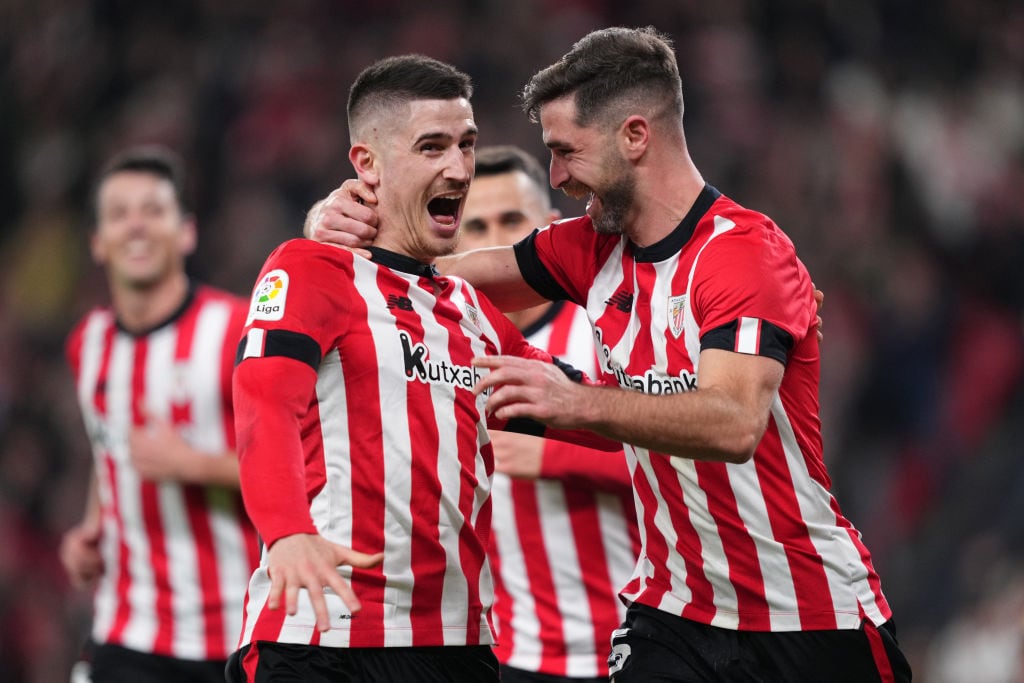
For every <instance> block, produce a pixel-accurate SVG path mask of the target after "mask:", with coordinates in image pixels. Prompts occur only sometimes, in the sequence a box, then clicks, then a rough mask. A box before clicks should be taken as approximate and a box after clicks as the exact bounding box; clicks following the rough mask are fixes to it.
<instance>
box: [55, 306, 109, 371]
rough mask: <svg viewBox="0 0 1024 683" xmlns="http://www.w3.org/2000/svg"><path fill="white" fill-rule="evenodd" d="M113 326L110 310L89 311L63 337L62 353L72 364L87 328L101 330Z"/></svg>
mask: <svg viewBox="0 0 1024 683" xmlns="http://www.w3.org/2000/svg"><path fill="white" fill-rule="evenodd" d="M113 325H114V313H113V311H112V310H111V309H110V308H108V307H99V306H98V307H96V308H93V309H91V310H90V311H89V312H88V313H86V314H85V315H83V316H82V317H81V318H80V319H79V320H78V322H76V323H75V324H74V325H73V326H72V327H71V330H70V331H69V332H68V334H67V337H65V339H64V353H65V355H66V357H67V358H68V359H69V360H71V361H72V362H74V360H75V359H76V358H77V356H78V354H79V351H80V349H81V348H82V340H83V338H84V337H85V333H86V330H87V329H88V328H89V327H93V326H100V327H102V328H109V327H111V326H113Z"/></svg>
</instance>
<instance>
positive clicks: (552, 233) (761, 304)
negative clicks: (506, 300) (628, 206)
mask: <svg viewBox="0 0 1024 683" xmlns="http://www.w3.org/2000/svg"><path fill="white" fill-rule="evenodd" d="M516 252H517V257H518V260H519V265H520V268H521V270H522V272H523V275H524V277H525V278H526V279H527V281H528V282H530V283H531V284H532V285H533V286H534V288H535V289H537V290H538V291H539V292H542V293H544V294H545V295H547V296H549V297H551V298H567V299H570V300H572V301H575V302H578V303H580V304H581V305H584V306H585V307H586V309H587V315H588V317H589V319H590V321H591V324H592V325H593V327H594V330H595V334H596V335H597V338H598V343H599V354H598V355H599V358H600V360H601V362H602V370H603V375H602V377H603V380H604V381H605V382H606V383H608V384H613V385H617V386H621V387H625V388H629V389H632V390H635V391H641V392H645V393H650V394H666V393H675V392H680V391H691V390H694V389H696V384H697V373H698V360H699V354H700V352H701V350H702V349H708V348H715V349H726V350H729V351H734V352H737V353H747V354H759V355H763V356H767V357H771V358H775V359H777V360H779V361H780V362H782V363H784V364H785V366H786V370H785V373H784V376H783V379H782V384H781V386H780V388H779V389H778V391H777V394H776V395H775V397H774V400H773V401H772V406H771V414H770V418H769V421H768V427H767V430H766V432H765V434H764V436H763V437H762V439H761V441H760V443H759V444H758V446H757V448H756V450H755V452H754V455H753V457H752V458H751V459H750V460H749V461H748V462H746V463H743V464H727V463H721V462H698V461H694V460H691V459H688V458H681V457H669V456H666V455H663V454H659V453H652V452H649V451H648V450H646V449H643V448H633V447H630V446H627V447H626V453H627V456H628V459H629V462H630V467H631V469H632V472H633V482H634V486H635V488H636V495H637V504H638V515H639V518H640V520H641V524H642V531H643V536H644V538H643V541H644V543H643V551H642V553H641V557H640V561H639V562H638V564H637V569H636V572H635V573H634V575H633V578H632V579H631V580H630V582H629V583H628V584H627V585H626V587H625V588H624V590H623V591H622V596H623V597H624V598H625V599H626V600H630V601H633V600H635V601H639V602H641V603H643V604H646V605H649V606H651V607H655V608H659V609H662V610H664V611H667V612H670V613H672V614H676V615H680V616H682V617H685V618H688V619H692V620H694V621H698V622H702V623H705V624H710V625H713V626H718V627H723V628H728V629H740V630H752V631H798V630H819V629H853V628H857V627H858V626H859V624H860V622H861V620H862V618H867V619H870V620H871V621H872V622H873V623H875V624H880V623H883V622H885V621H886V620H888V619H889V617H890V615H891V612H890V609H889V605H888V604H887V602H886V600H885V597H884V596H883V594H882V591H881V587H880V584H879V580H878V576H877V574H876V573H875V570H874V568H873V566H872V563H871V557H870V553H869V552H868V550H867V548H866V547H865V546H864V544H863V543H862V542H861V537H860V534H859V532H858V531H857V530H856V529H855V528H854V527H853V525H852V524H851V523H850V522H849V521H848V520H847V519H846V518H845V517H844V516H843V515H842V513H841V511H840V509H839V506H838V504H837V503H836V501H835V499H834V498H833V496H832V495H831V494H830V492H829V488H830V485H831V482H830V480H829V477H828V474H827V472H826V470H825V465H824V462H823V460H822V442H821V433H820V426H821V425H820V421H819V418H818V397H817V390H818V372H819V360H820V359H819V355H818V343H817V339H816V332H815V315H816V306H815V303H814V299H813V296H812V293H813V287H812V285H811V281H810V278H809V276H808V273H807V271H806V269H805V268H804V266H803V264H802V263H800V261H799V260H798V259H797V257H796V254H795V250H794V248H793V244H792V243H791V242H790V240H789V238H788V237H786V235H785V234H784V233H783V232H782V231H781V230H779V228H778V227H777V226H776V225H775V224H774V223H773V222H772V221H771V220H770V219H768V218H767V217H765V216H763V215H761V214H758V213H755V212H753V211H749V210H747V209H744V208H743V207H740V206H739V205H737V204H736V203H734V202H733V201H731V200H729V199H728V198H726V197H724V196H722V195H720V194H719V193H718V191H717V190H715V189H714V188H712V187H710V186H707V187H705V189H704V191H703V192H702V193H701V195H700V196H699V198H698V199H697V201H696V202H695V204H694V206H693V208H692V209H691V210H690V212H689V213H688V215H687V216H686V217H685V218H684V219H683V221H682V222H681V223H680V224H679V226H678V227H677V228H676V229H675V230H674V231H673V232H672V233H671V234H670V235H668V236H666V237H665V238H664V239H662V240H661V241H659V242H657V243H656V244H653V245H651V246H648V247H643V248H641V247H638V246H636V245H634V244H632V243H630V242H629V240H628V239H627V238H626V237H623V236H616V235H598V234H597V233H595V232H594V230H593V227H592V224H591V222H590V219H589V218H587V217H583V218H578V219H572V220H567V221H562V222H559V223H555V224H553V225H552V226H550V227H548V228H546V229H542V230H540V231H537V232H535V233H534V234H533V235H532V236H531V237H529V238H527V239H526V240H524V241H523V242H522V243H520V244H519V245H517V247H516Z"/></svg>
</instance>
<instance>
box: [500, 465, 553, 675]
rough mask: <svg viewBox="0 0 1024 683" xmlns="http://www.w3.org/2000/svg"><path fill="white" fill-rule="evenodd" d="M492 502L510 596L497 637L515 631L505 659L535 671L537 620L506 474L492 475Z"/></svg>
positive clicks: (510, 635) (504, 581)
mask: <svg viewBox="0 0 1024 683" xmlns="http://www.w3.org/2000/svg"><path fill="white" fill-rule="evenodd" d="M491 506H492V507H491V509H492V511H493V514H494V520H493V521H494V539H495V544H496V546H497V548H498V557H499V558H501V582H502V585H503V586H504V587H505V591H506V592H507V593H508V594H509V596H510V599H511V600H512V617H511V619H512V622H511V623H509V624H501V625H500V626H501V628H503V629H504V630H505V632H502V633H499V634H498V638H499V639H502V640H504V641H507V640H509V639H510V638H513V634H514V638H515V639H514V640H513V649H512V653H511V655H510V657H509V661H508V662H507V663H508V665H509V666H512V667H515V668H517V669H523V670H524V671H536V670H537V669H538V668H539V667H540V661H541V648H540V620H539V619H538V618H537V611H536V605H535V603H534V600H533V591H532V590H531V588H530V578H529V576H528V575H527V573H526V562H525V558H524V557H523V552H524V549H523V543H522V541H521V540H520V538H519V530H518V528H517V527H516V517H515V508H514V506H513V504H512V481H511V479H509V477H508V476H507V475H504V474H495V475H494V484H493V494H492V497H491ZM509 632H511V633H509Z"/></svg>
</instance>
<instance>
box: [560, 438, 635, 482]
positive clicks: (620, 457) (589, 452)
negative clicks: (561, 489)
mask: <svg viewBox="0 0 1024 683" xmlns="http://www.w3.org/2000/svg"><path fill="white" fill-rule="evenodd" d="M540 476H541V477H543V478H546V479H558V480H559V481H566V482H572V483H574V484H578V485H582V486H587V487H591V488H595V489H598V490H600V491H609V492H613V493H628V492H629V491H631V490H632V488H633V483H632V481H631V480H630V477H629V467H628V466H627V465H626V455H625V453H623V452H622V449H621V448H620V449H618V450H616V451H612V452H604V451H599V450H596V449H593V448H585V447H583V446H578V445H575V444H570V443H566V442H564V441H556V440H552V439H549V440H548V441H547V442H546V443H545V444H544V455H543V460H542V463H541V470H540Z"/></svg>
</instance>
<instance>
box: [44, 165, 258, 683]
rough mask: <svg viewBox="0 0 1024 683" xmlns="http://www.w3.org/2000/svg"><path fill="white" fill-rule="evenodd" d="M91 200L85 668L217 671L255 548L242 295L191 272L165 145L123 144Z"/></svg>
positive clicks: (66, 544) (73, 345)
mask: <svg viewBox="0 0 1024 683" xmlns="http://www.w3.org/2000/svg"><path fill="white" fill-rule="evenodd" d="M94 202H95V229H94V232H93V234H92V236H91V251H92V256H93V259H94V260H95V262H96V263H97V264H99V265H100V266H102V267H103V268H105V270H106V274H107V281H108V284H109V288H110V298H111V306H110V307H109V308H102V309H96V310H93V311H91V312H89V313H88V314H87V315H86V316H85V318H84V319H83V320H82V321H80V322H79V324H78V325H77V326H76V327H75V328H74V329H73V331H72V332H71V334H70V335H69V337H68V340H67V357H68V360H69V363H70V365H71V368H72V371H73V373H74V377H75V380H76V389H77V393H78V398H79V403H80V406H81V412H82V418H83V421H84V423H85V427H86V430H87V432H88V436H89V439H90V441H91V443H92V449H93V453H94V455H95V468H94V470H93V477H92V479H91V481H90V486H89V494H88V503H87V508H86V512H85V515H84V518H83V520H82V521H81V522H80V523H79V524H78V525H77V526H75V527H74V528H72V529H71V530H69V531H68V532H67V533H66V534H65V536H64V538H63V541H62V543H61V548H60V556H61V560H62V562H63V564H64V566H65V568H66V569H67V572H68V576H69V577H70V579H71V581H72V583H73V584H75V585H76V586H79V587H82V588H86V587H91V586H95V597H94V615H93V626H92V637H91V639H92V641H93V642H92V644H91V646H90V650H91V653H90V654H89V658H90V659H91V677H92V678H91V680H93V681H96V682H97V683H100V682H108V681H110V682H114V681H117V682H120V681H166V682H168V683H171V682H176V681H184V680H188V681H211V682H212V681H222V680H223V678H224V665H225V663H226V660H227V657H228V655H229V654H230V653H231V652H232V651H233V650H234V648H235V646H236V644H237V641H238V633H239V630H240V626H241V608H242V600H243V597H244V592H245V583H246V579H247V577H248V576H249V574H250V573H251V572H252V569H253V568H254V567H255V565H256V562H257V560H258V548H257V545H258V541H257V537H256V533H255V530H254V529H253V527H252V525H251V524H250V522H249V521H248V518H247V517H246V515H245V512H244V510H243V506H242V500H241V496H240V495H239V491H238V461H237V458H236V456H235V452H234V443H235V432H234V423H233V418H234V411H233V408H232V402H231V372H232V367H233V364H234V356H235V350H236V347H237V344H238V340H239V338H240V336H241V330H242V326H243V324H244V322H245V315H246V306H245V302H244V301H243V300H242V299H240V298H238V297H235V296H233V295H230V294H228V293H226V292H222V291H219V290H215V289H212V288H210V287H207V286H203V285H198V284H196V283H193V282H191V281H190V279H189V277H188V276H187V274H186V271H185V260H186V257H187V256H188V255H189V254H190V253H192V251H193V249H194V248H195V245H196V226H195V221H194V219H193V218H192V216H190V215H189V214H188V212H187V210H186V206H185V202H184V199H183V174H182V166H181V163H180V160H179V159H178V158H177V157H176V156H175V155H174V154H173V153H172V152H170V151H169V150H166V149H163V148H158V147H138V148H131V149H128V150H126V151H124V152H122V153H121V154H119V155H118V156H116V157H115V158H114V159H112V160H111V161H110V162H109V163H108V164H107V166H106V167H105V168H104V169H103V171H102V172H101V174H100V176H99V180H98V183H97V186H96V190H95V196H94Z"/></svg>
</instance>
